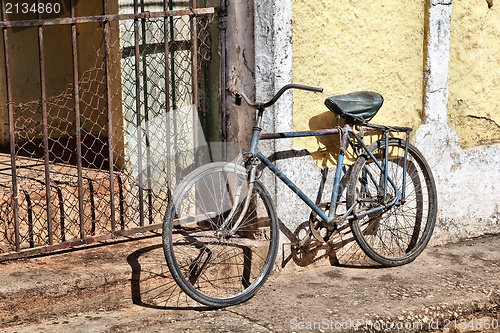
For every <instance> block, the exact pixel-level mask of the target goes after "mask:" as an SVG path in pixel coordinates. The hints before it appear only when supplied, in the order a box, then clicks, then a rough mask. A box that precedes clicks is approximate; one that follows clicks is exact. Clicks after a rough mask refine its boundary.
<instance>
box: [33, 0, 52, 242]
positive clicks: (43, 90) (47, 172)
mask: <svg viewBox="0 0 500 333" xmlns="http://www.w3.org/2000/svg"><path fill="white" fill-rule="evenodd" d="M37 3H38V0H37ZM38 16H39V17H40V13H38ZM43 46H44V45H43V27H41V26H39V27H38V52H39V65H40V90H41V98H42V127H43V153H44V164H45V192H46V193H45V194H46V199H47V228H48V237H49V245H53V244H54V237H53V229H52V198H51V189H50V160H49V133H48V119H47V118H48V114H47V92H46V88H47V87H46V82H45V56H44V49H43Z"/></svg>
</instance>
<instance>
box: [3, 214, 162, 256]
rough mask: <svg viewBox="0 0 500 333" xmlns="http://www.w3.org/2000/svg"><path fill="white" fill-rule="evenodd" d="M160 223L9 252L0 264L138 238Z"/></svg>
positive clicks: (158, 227)
mask: <svg viewBox="0 0 500 333" xmlns="http://www.w3.org/2000/svg"><path fill="white" fill-rule="evenodd" d="M162 226H163V225H162V224H161V223H157V224H150V225H147V226H145V227H142V228H133V229H128V230H117V231H115V232H114V233H110V234H105V235H100V236H95V237H86V238H83V239H76V240H72V241H67V242H61V243H58V244H54V245H51V246H45V247H36V248H33V249H23V250H20V251H17V252H10V253H5V254H0V262H2V261H7V260H15V259H20V258H26V257H29V256H36V255H42V254H45V253H48V252H54V251H59V250H65V249H71V248H75V247H79V246H83V245H91V244H95V243H100V242H105V241H108V240H113V241H117V240H116V237H126V238H125V240H126V239H136V238H139V237H134V236H136V235H137V234H141V233H144V232H148V231H153V232H154V231H155V230H160V229H161V228H162Z"/></svg>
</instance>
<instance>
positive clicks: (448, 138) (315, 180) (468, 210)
mask: <svg viewBox="0 0 500 333" xmlns="http://www.w3.org/2000/svg"><path fill="white" fill-rule="evenodd" d="M296 2H298V0H279V1H270V0H264V1H259V2H255V4H249V3H248V2H245V1H239V0H230V5H229V12H230V14H229V21H228V52H227V57H228V69H229V70H228V88H229V89H242V90H244V91H245V92H246V93H247V94H248V95H249V96H250V97H251V99H256V100H257V101H264V100H267V99H269V98H270V97H271V96H272V94H273V93H275V92H276V91H277V90H278V89H279V88H280V87H281V86H283V85H284V84H286V83H290V82H292V81H293V80H295V81H297V79H301V78H302V76H299V75H297V74H296V73H297V68H298V67H300V66H306V65H307V60H308V59H307V58H304V59H303V60H304V61H302V60H301V58H295V60H293V61H292V50H294V47H295V46H293V47H292V37H293V40H297V39H299V40H300V38H301V37H298V36H297V35H293V29H292V28H293V23H292V18H293V16H292V5H293V6H296ZM294 10H295V7H294ZM421 10H422V11H423V14H422V17H420V18H419V20H420V19H421V21H419V22H421V24H422V29H424V28H425V29H426V30H427V31H424V30H425V29H424V30H422V36H420V32H419V31H420V30H418V29H420V28H418V27H419V25H415V26H414V27H413V28H417V30H415V32H416V34H417V35H415V36H414V38H416V40H415V41H413V42H412V43H409V44H408V45H406V46H404V47H403V50H400V51H399V52H401V53H405V52H407V50H405V49H404V48H405V47H408V48H410V47H414V44H416V45H417V46H418V47H421V48H422V50H421V53H419V54H420V55H419V56H420V60H418V61H421V64H420V67H418V61H415V59H414V60H411V63H413V64H414V66H417V67H413V68H412V69H411V70H412V71H413V72H417V74H418V73H421V74H420V77H421V78H420V80H419V79H418V77H413V76H412V77H408V78H407V79H404V80H401V74H398V73H397V71H398V70H397V69H395V72H396V74H395V75H396V76H395V77H393V78H392V79H391V81H393V85H394V84H396V83H394V82H398V80H401V82H399V84H403V85H405V84H407V83H408V82H410V85H414V86H415V88H414V89H413V90H412V91H409V92H407V94H406V95H404V96H403V97H401V98H403V100H398V101H396V102H404V103H403V108H402V109H398V108H397V107H396V106H395V105H394V106H392V111H391V112H392V113H394V114H395V115H397V113H398V112H403V113H405V115H404V116H400V117H399V118H400V119H403V120H402V121H403V122H404V124H406V125H410V126H413V127H414V128H415V129H416V133H415V134H414V138H413V143H414V144H415V145H417V147H418V148H419V149H420V150H421V151H422V153H423V154H424V156H425V157H426V158H427V159H428V161H429V164H430V165H431V168H432V170H433V173H434V176H435V178H436V182H437V187H438V193H439V198H438V202H439V212H438V220H437V226H436V231H435V234H434V237H433V239H432V240H431V242H432V243H433V244H438V243H443V242H449V241H455V240H458V239H460V238H464V237H470V236H479V235H482V234H488V233H498V232H500V222H499V215H500V210H499V201H500V200H499V195H498V191H499V189H500V146H498V145H497V146H495V145H491V146H485V147H480V148H475V149H472V150H463V149H462V148H461V146H460V139H459V136H458V135H457V133H456V132H455V130H454V128H453V127H452V126H450V124H449V122H448V121H449V120H448V119H449V117H450V112H449V106H448V95H449V91H450V90H449V89H451V90H452V91H453V89H454V87H453V81H452V82H451V86H450V82H449V75H450V72H449V68H448V66H447V64H448V63H449V61H450V20H451V13H452V11H451V10H452V6H451V1H434V0H432V1H430V3H422V6H421ZM232 15H233V16H232ZM358 15H359V13H358ZM252 28H253V31H252ZM323 28H324V29H327V28H328V27H326V26H325V27H323ZM298 33H305V32H301V31H298V32H296V34H298ZM424 34H426V35H424ZM361 35H362V34H361ZM311 36H314V35H312V34H307V33H305V37H306V38H305V40H309V41H310V40H315V38H312V37H311ZM361 40H362V41H363V40H364V41H366V43H367V45H369V44H370V43H371V42H373V39H372V38H370V36H369V35H367V36H364V35H362V36H361ZM393 46H394V45H393ZM382 49H383V48H382ZM310 51H311V55H310V56H311V57H314V56H316V54H315V53H314V52H312V51H314V50H313V49H310ZM408 52H409V51H408ZM337 56H338V57H341V55H337ZM294 57H295V54H294ZM402 59H403V61H405V60H404V59H407V58H402ZM346 60H348V59H346ZM451 64H453V60H452V62H451ZM363 66H376V65H375V64H371V63H367V64H363ZM363 66H361V67H360V68H362V67H363ZM315 71H317V72H318V73H317V75H319V77H320V79H322V80H324V81H323V83H326V82H329V80H331V76H330V75H328V73H326V72H323V73H322V72H321V71H322V69H321V68H315ZM292 73H293V74H292ZM453 73H454V72H453V68H452V75H453ZM354 74H355V75H362V74H363V73H362V72H360V73H347V74H346V75H347V77H348V78H349V77H350V76H353V75H354ZM386 75H388V74H387V73H386ZM409 75H410V74H409ZM388 76H389V75H388ZM417 76H418V75H417ZM312 77H313V76H310V77H307V76H306V77H305V79H306V80H305V81H303V80H300V81H301V83H305V84H310V85H321V84H315V83H316V82H314V81H309V80H308V79H309V78H312ZM464 80H465V81H466V80H467V78H464ZM334 81H335V82H333V83H332V86H331V87H330V89H331V91H327V92H328V93H329V92H334V91H333V90H336V89H335V87H336V86H335V84H336V83H337V81H338V80H334ZM356 82H361V78H360V79H359V80H356ZM373 82H376V81H373ZM318 83H322V82H321V81H320V82H318ZM358 85H359V84H358ZM327 88H328V87H327ZM344 88H345V90H346V91H345V92H347V90H351V88H352V90H357V89H354V88H360V87H357V86H352V87H351V86H349V85H347V86H345V87H344ZM348 88H349V89H348ZM390 88H391V86H387V88H386V89H387V91H390ZM330 89H329V90H330ZM404 89H412V88H411V87H406V86H405V87H404ZM338 92H339V91H335V92H334V93H338ZM340 92H344V91H340ZM294 94H295V96H298V95H299V94H298V93H296V92H295V93H294ZM300 94H302V93H300ZM415 94H416V95H415ZM414 95H415V96H414ZM292 96H293V95H292V93H287V94H285V95H284V96H283V98H282V99H281V100H280V101H279V103H277V104H276V105H275V106H274V107H273V108H270V109H269V110H268V112H267V114H266V118H265V123H266V124H267V125H266V127H265V128H264V131H278V130H279V131H287V130H293V129H294V123H293V120H294V117H297V115H296V113H294V112H295V111H293V110H292V107H297V105H298V106H300V105H301V102H300V99H301V98H303V97H300V96H299V97H298V98H296V100H294V98H293V97H292ZM311 96H312V97H311ZM306 98H309V99H312V100H313V101H314V100H316V103H317V104H318V106H319V102H318V101H320V100H321V101H320V102H321V104H322V99H323V98H324V96H314V95H310V94H308V95H307V97H306ZM405 98H406V99H405ZM231 100H232V98H229V101H230V102H231ZM297 101H299V102H298V103H297ZM408 101H410V102H408ZM419 103H420V104H419ZM229 104H230V106H229V114H230V120H229V121H230V123H229V126H230V131H229V133H230V138H231V139H233V140H234V141H235V142H237V143H238V144H239V145H240V147H241V148H242V150H247V149H248V144H249V139H250V135H251V126H252V125H253V121H254V119H253V113H252V112H251V109H249V108H245V107H239V108H236V107H234V105H231V103H229ZM396 104H397V103H396ZM313 105H314V104H313ZM390 105H392V104H390ZM386 106H387V105H386ZM321 107H322V108H324V107H323V106H321ZM322 110H325V109H322ZM406 113H408V114H406ZM391 117H392V118H394V115H392V116H390V117H389V118H391ZM408 117H413V118H414V119H405V118H408ZM261 148H262V149H263V150H264V152H265V153H266V154H267V155H271V154H272V153H273V152H275V151H285V153H284V154H281V156H282V157H283V156H285V157H291V156H296V158H293V159H290V158H284V159H280V160H278V162H277V164H278V166H279V167H280V168H281V169H282V170H283V172H284V173H285V174H286V175H288V176H289V178H290V179H291V180H292V181H294V182H295V183H296V184H297V185H298V186H299V187H300V188H301V189H303V190H304V192H305V193H306V194H307V195H308V196H309V197H310V198H311V199H312V200H313V201H314V200H315V199H316V196H317V194H318V193H317V189H318V185H319V182H320V179H321V172H320V169H319V168H317V167H316V163H315V160H314V159H313V157H312V156H311V155H310V154H307V153H304V150H303V149H301V147H297V146H296V145H295V146H294V142H293V141H292V140H289V139H285V140H276V141H274V142H268V143H266V145H262V147H261ZM333 173H334V172H333V170H331V171H330V176H329V180H328V181H327V185H328V184H331V183H332V180H331V176H332V174H333ZM263 180H264V182H265V184H266V186H267V188H268V189H269V191H270V192H271V193H272V195H273V197H275V198H279V200H277V201H275V202H276V206H277V212H278V217H279V219H280V221H281V222H282V223H283V226H284V228H282V231H283V233H284V236H285V237H282V238H281V241H282V242H284V243H287V242H293V241H294V236H293V233H294V232H295V231H297V228H298V227H299V225H300V224H301V223H303V222H305V221H307V218H308V215H309V212H310V209H309V208H308V207H307V206H306V205H305V204H303V203H302V202H301V201H300V200H299V199H297V198H296V196H295V194H293V193H292V192H291V191H290V190H289V189H288V188H287V187H286V186H285V185H284V184H283V183H281V182H276V181H275V179H274V177H270V176H269V175H266V174H265V175H264V176H263ZM330 189H331V185H330V186H327V188H325V191H324V193H326V194H327V195H329V193H330V191H331V190H330ZM326 199H327V198H323V200H326Z"/></svg>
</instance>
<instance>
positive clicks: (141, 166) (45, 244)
mask: <svg viewBox="0 0 500 333" xmlns="http://www.w3.org/2000/svg"><path fill="white" fill-rule="evenodd" d="M94 2H95V1H94ZM99 3H100V9H101V10H102V12H103V13H104V14H98V12H97V11H98V9H97V10H95V11H96V12H97V14H95V13H92V12H89V11H90V9H89V8H91V7H92V6H91V4H90V3H85V2H76V3H74V2H73V0H71V1H69V0H68V1H67V3H66V5H65V3H64V2H63V3H62V8H63V9H66V12H65V13H63V14H60V15H59V16H58V17H56V16H55V15H52V16H51V15H45V16H44V15H41V14H40V13H37V17H36V18H35V17H33V18H30V19H22V20H21V19H15V18H16V15H14V14H15V13H14V14H9V13H6V11H5V3H4V1H2V22H0V27H1V29H2V31H3V34H2V39H3V47H2V48H1V49H0V52H1V53H3V59H2V60H3V65H4V66H3V68H4V69H5V70H4V72H3V73H2V72H1V71H0V73H2V74H3V75H2V78H1V79H0V80H3V81H4V83H5V85H2V87H5V89H3V88H2V92H1V93H0V102H2V105H3V108H2V109H1V115H0V116H1V117H2V120H3V124H4V126H3V128H2V129H1V133H0V163H1V169H0V260H5V259H9V258H17V257H22V256H26V255H31V254H37V253H43V252H48V251H53V250H57V249H62V248H68V247H73V246H78V245H81V244H88V243H93V242H96V241H99V240H105V239H108V238H113V237H116V236H120V235H127V234H134V233H141V232H145V231H150V230H155V229H158V228H161V223H162V220H163V215H164V212H165V209H166V207H167V205H168V200H169V196H170V191H171V190H172V189H173V188H174V187H175V184H176V183H177V182H178V181H179V180H180V179H182V178H183V176H185V175H186V174H187V173H188V172H189V171H190V170H192V169H193V168H194V167H196V165H197V163H198V161H197V160H198V159H199V158H200V153H199V152H198V150H197V148H198V147H200V146H203V145H205V144H206V142H205V138H204V136H205V134H204V133H217V132H220V129H218V128H207V126H206V125H205V122H204V119H205V118H206V117H210V116H211V113H213V112H214V111H213V110H212V111H211V110H209V108H211V107H212V108H213V106H214V105H219V106H220V99H221V94H220V91H221V89H220V87H222V86H223V83H221V82H222V80H221V78H222V77H223V73H221V66H220V63H219V62H220V49H221V43H222V42H221V39H220V36H221V34H220V31H219V29H218V27H217V22H218V16H219V15H220V13H221V7H211V6H209V4H207V3H203V4H201V3H199V2H198V3H197V2H196V1H193V2H190V3H186V2H182V3H175V1H166V2H165V3H158V2H157V1H150V2H148V1H146V0H143V1H138V0H135V1H131V0H128V1H115V2H112V1H106V0H105V1H101V2H99ZM96 4H98V2H96ZM94 8H95V7H94ZM78 12H83V13H85V12H88V13H89V15H86V16H77V14H78ZM102 12H101V13H102ZM17 16H18V17H19V15H17ZM28 40H31V41H33V43H28V42H27V41H28ZM54 47H56V48H59V49H55V50H54V49H53V48H54ZM33 53H34V54H35V56H33ZM27 54H31V56H28V55H27ZM20 56H22V57H25V59H24V64H23V65H20V64H22V63H23V62H22V61H21V62H20V59H19V57H20ZM26 70H28V71H29V74H26V73H25V72H26ZM33 73H38V75H33ZM22 80H25V82H28V83H29V84H27V85H26V88H25V89H26V90H23V89H22V88H20V87H21V86H22V84H21V81H22ZM26 80H27V81H26ZM30 80H31V81H30ZM62 82H66V85H65V86H62ZM209 85H216V86H217V87H219V88H218V89H217V93H215V94H214V92H213V91H214V90H213V89H209ZM58 89H59V92H58ZM33 96H39V97H38V98H36V99H32V100H29V98H30V97H31V98H32V97H33ZM26 99H28V101H25V100H26ZM219 112H220V109H217V110H216V113H219ZM212 116H217V115H212Z"/></svg>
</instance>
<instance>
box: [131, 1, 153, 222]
mask: <svg viewBox="0 0 500 333" xmlns="http://www.w3.org/2000/svg"><path fill="white" fill-rule="evenodd" d="M134 2H137V0H135V1H134ZM141 7H142V8H141V10H142V11H143V12H144V2H142V3H141ZM146 20H147V19H141V40H142V44H143V45H144V46H145V49H148V48H149V44H148V40H147V34H146V31H147V26H146V23H147V21H146ZM147 57H148V52H145V53H144V54H142V76H143V78H144V83H143V85H144V86H143V87H142V90H143V91H144V132H145V137H146V140H145V143H146V182H147V193H148V195H147V196H148V216H149V224H153V192H152V190H151V188H152V187H151V142H150V140H149V138H150V132H149V99H148V96H149V94H148V58H147Z"/></svg>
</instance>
